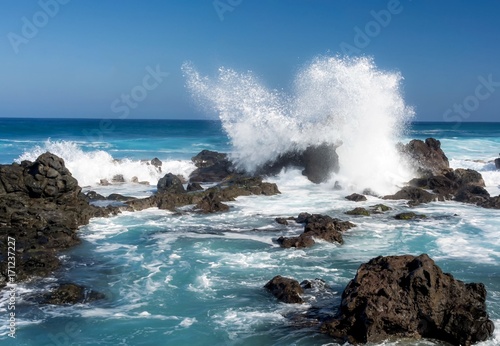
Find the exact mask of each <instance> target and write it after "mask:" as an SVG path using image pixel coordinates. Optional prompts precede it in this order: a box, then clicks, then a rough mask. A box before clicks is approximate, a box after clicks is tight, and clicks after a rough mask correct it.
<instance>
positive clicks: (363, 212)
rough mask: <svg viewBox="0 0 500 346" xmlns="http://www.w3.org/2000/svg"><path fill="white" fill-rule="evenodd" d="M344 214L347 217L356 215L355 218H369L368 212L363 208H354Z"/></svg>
mask: <svg viewBox="0 0 500 346" xmlns="http://www.w3.org/2000/svg"><path fill="white" fill-rule="evenodd" d="M344 214H347V215H357V216H370V211H368V210H367V209H365V208H354V209H353V210H348V211H346V212H345V213H344Z"/></svg>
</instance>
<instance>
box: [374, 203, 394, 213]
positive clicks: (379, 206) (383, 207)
mask: <svg viewBox="0 0 500 346" xmlns="http://www.w3.org/2000/svg"><path fill="white" fill-rule="evenodd" d="M389 210H392V208H391V207H388V206H386V205H385V204H375V205H372V206H371V207H370V212H371V213H373V214H380V213H384V212H386V211H389Z"/></svg>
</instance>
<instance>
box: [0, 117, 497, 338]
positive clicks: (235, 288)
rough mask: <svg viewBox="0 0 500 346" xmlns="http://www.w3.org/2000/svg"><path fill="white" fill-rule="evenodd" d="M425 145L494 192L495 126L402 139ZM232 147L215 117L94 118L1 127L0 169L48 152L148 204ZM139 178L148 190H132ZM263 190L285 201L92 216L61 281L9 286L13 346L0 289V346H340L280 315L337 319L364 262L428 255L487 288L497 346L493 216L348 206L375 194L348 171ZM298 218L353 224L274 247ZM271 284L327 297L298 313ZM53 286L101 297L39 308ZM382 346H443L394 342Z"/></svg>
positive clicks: (88, 180) (292, 178)
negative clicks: (330, 238) (286, 221)
mask: <svg viewBox="0 0 500 346" xmlns="http://www.w3.org/2000/svg"><path fill="white" fill-rule="evenodd" d="M103 125H105V126H103ZM427 137H434V138H437V139H439V140H440V141H441V144H442V148H443V150H444V152H445V153H446V154H447V155H448V158H449V159H450V164H451V166H452V167H454V168H458V167H465V168H473V169H475V170H478V171H479V172H480V173H481V174H482V175H483V177H484V180H485V182H486V185H487V190H488V191H489V192H490V193H491V194H492V195H498V194H500V171H496V170H495V166H494V163H493V162H492V160H494V159H495V158H497V157H499V152H500V123H461V124H452V123H411V124H408V125H407V127H406V128H405V130H404V131H402V132H401V137H400V138H398V140H400V141H401V142H408V141H409V140H410V139H413V138H418V139H425V138H427ZM233 143H234V138H232V137H231V134H230V132H228V131H227V128H226V127H225V124H224V121H223V122H221V121H215V120H210V121H209V120H190V121H184V120H119V119H118V120H113V121H107V122H106V123H105V124H104V123H103V121H102V120H98V119H86V120H81V119H8V118H2V119H0V163H2V164H8V163H12V162H13V161H16V162H20V161H22V160H25V159H27V160H34V159H36V157H37V156H38V155H40V154H41V153H43V152H45V151H50V152H52V153H54V154H56V155H59V156H61V157H63V158H64V160H65V162H66V165H67V167H68V168H69V169H70V171H71V172H72V173H73V175H74V176H75V178H77V179H78V181H79V183H80V186H82V187H83V188H84V191H89V190H95V191H97V192H99V193H101V194H104V195H107V194H110V193H112V192H118V193H121V194H125V195H132V196H136V197H144V196H148V195H151V194H152V193H153V192H154V191H155V186H156V182H157V181H158V179H159V178H160V177H161V176H162V175H163V174H165V173H168V172H172V173H175V174H182V175H184V176H185V177H187V176H188V175H189V173H190V172H191V171H192V170H193V169H194V166H193V164H192V163H191V161H190V158H191V157H192V156H194V155H195V154H197V153H198V152H199V151H201V150H202V149H210V150H217V151H222V152H231V151H234V150H235V147H234V145H233ZM344 144H345V143H344ZM271 149H272V148H269V150H271ZM381 155H382V156H383V153H381ZM154 157H158V158H159V159H160V160H161V161H162V162H163V173H162V174H159V173H158V172H156V171H155V170H154V169H152V167H151V166H150V165H147V164H146V162H145V161H149V160H151V159H152V158H154ZM351 159H353V160H354V159H355V158H351ZM357 167H358V169H359V170H370V169H372V167H373V166H369V165H367V163H366V162H364V161H358V162H357ZM372 172H373V174H376V173H377V172H375V171H372ZM115 174H122V175H123V176H124V178H125V180H126V182H125V183H122V184H114V185H111V186H100V185H99V184H98V183H99V181H100V179H108V180H110V181H111V179H112V177H113V176H114V175H115ZM134 176H136V177H138V179H139V180H141V181H149V182H150V183H151V185H139V184H135V183H132V182H131V179H132V177H134ZM362 176H366V175H362ZM267 180H268V181H271V182H275V183H276V184H277V185H278V188H279V189H280V191H281V192H282V193H281V194H280V195H277V196H270V197H267V196H248V197H239V198H238V199H237V200H236V201H234V202H228V204H229V205H230V207H231V209H230V211H229V212H227V213H215V214H209V215H200V214H192V213H187V214H181V215H179V214H177V213H173V212H169V211H165V210H158V209H155V208H153V209H147V210H144V211H141V212H123V213H121V214H120V215H118V216H114V217H110V218H100V219H93V220H91V222H90V224H89V225H87V226H83V227H81V228H80V230H79V235H80V237H81V239H82V243H81V244H80V245H78V246H76V247H74V248H72V249H70V250H68V251H66V252H64V253H63V254H61V259H62V262H63V266H62V268H61V269H60V270H59V271H57V272H55V273H54V274H53V275H52V276H51V277H48V278H43V279H41V280H37V281H34V282H32V283H24V284H21V283H20V284H18V285H17V292H18V297H17V303H16V317H17V327H18V329H17V333H16V339H15V340H13V339H12V338H10V337H8V336H7V326H8V320H7V310H6V305H5V302H6V301H7V299H8V296H7V293H6V292H4V293H3V296H2V297H1V300H2V305H1V307H0V312H1V314H0V315H1V316H2V317H1V319H2V320H1V321H0V342H1V343H2V344H3V345H98V344H99V345H190V346H194V345H332V346H333V345H337V344H335V343H334V342H333V341H332V340H331V339H330V338H329V337H327V336H325V335H321V334H318V333H316V332H315V331H314V330H313V328H303V327H302V328H301V327H298V326H297V325H296V324H294V322H293V321H292V320H290V319H287V318H286V316H289V315H291V314H295V313H305V311H306V310H307V309H308V308H310V307H317V306H322V307H329V308H331V309H332V310H331V312H332V313H334V311H335V310H334V309H335V306H336V305H337V304H338V303H339V301H340V295H341V293H342V290H343V288H344V287H345V286H346V285H347V283H348V282H349V280H350V279H352V278H353V277H354V275H355V272H356V269H357V268H358V266H359V265H360V264H361V263H363V262H366V261H368V260H369V259H371V258H373V257H376V256H379V255H397V254H413V255H418V254H421V253H427V254H429V255H430V256H431V258H433V259H434V260H435V261H436V263H437V264H438V265H439V266H440V267H441V268H442V269H443V270H444V271H445V272H449V273H451V274H453V275H454V276H455V278H457V279H460V280H463V281H466V282H482V283H484V284H485V286H486V289H487V291H488V296H487V306H488V312H489V314H490V318H491V319H492V320H493V321H494V322H495V326H496V331H495V335H494V338H493V339H491V340H489V341H486V342H484V343H481V344H480V345H484V346H494V345H498V344H500V229H499V228H498V225H499V224H500V210H489V209H483V208H479V207H475V206H472V205H466V204H462V203H456V202H453V201H448V202H434V203H429V204H425V205H420V206H418V207H416V208H414V209H413V210H414V211H415V212H417V213H423V214H425V215H427V217H428V218H427V219H424V220H420V221H412V222H402V221H397V220H394V219H393V218H392V217H390V216H391V215H393V214H395V213H397V212H401V211H404V210H406V209H407V207H406V205H405V201H381V200H380V199H378V198H376V197H372V196H368V201H366V202H359V203H355V202H351V201H347V200H345V199H344V197H345V196H346V195H348V194H350V193H352V192H357V191H359V190H360V189H362V188H365V187H373V186H371V185H370V184H369V183H368V182H367V183H366V186H365V185H359V184H357V183H356V181H357V180H353V183H352V184H349V183H348V180H349V176H348V174H347V173H345V172H343V171H342V169H341V171H340V172H339V174H338V176H334V177H333V178H332V179H331V181H329V182H327V183H323V184H319V185H316V184H313V183H311V182H309V181H308V180H307V179H306V178H305V177H303V176H302V175H301V172H300V171H299V170H295V169H289V170H286V171H282V172H281V173H280V174H279V175H278V176H275V177H270V178H268V179H267ZM336 180H341V181H343V182H345V183H343V184H342V185H343V186H344V188H343V189H342V190H334V189H333V184H334V182H335V181H336ZM374 181H375V182H376V180H374ZM381 186H382V187H384V186H385V184H382V185H381ZM393 189H394V190H397V186H396V185H395V186H394V187H393ZM377 203H384V204H386V205H389V206H390V207H392V208H393V211H391V212H390V213H389V214H381V215H372V216H369V217H352V216H348V215H345V214H344V212H345V211H347V210H350V209H352V208H354V207H355V206H356V207H358V206H361V207H363V206H364V207H366V206H370V205H374V204H377ZM300 212H309V213H323V214H328V215H330V216H332V217H337V218H340V219H343V220H350V221H352V222H354V223H355V224H356V225H357V227H356V228H353V229H351V230H349V231H348V232H346V233H345V235H344V240H345V244H343V245H337V244H331V243H327V242H318V243H317V244H316V245H315V246H314V247H312V248H308V249H282V248H280V247H279V246H278V245H277V244H276V243H275V242H273V239H276V238H278V237H279V236H281V235H288V236H289V235H294V234H299V233H301V231H302V227H301V226H300V225H296V226H295V225H292V226H290V227H284V226H281V225H278V224H277V223H276V222H275V221H274V218H276V217H288V216H297V215H298V214H299V213H300ZM278 274H279V275H282V276H289V277H293V278H295V279H297V280H299V281H302V280H305V279H315V278H320V279H322V280H324V281H325V282H326V284H327V285H328V286H329V287H330V290H329V291H328V292H327V293H324V294H323V295H322V296H321V297H320V298H318V299H317V300H314V299H312V298H311V297H309V298H307V297H306V300H307V303H306V304H304V305H290V304H283V303H279V302H278V301H277V300H276V299H275V298H274V297H273V296H271V295H270V294H269V293H268V292H266V291H265V290H264V289H263V286H264V284H265V283H266V282H267V281H269V280H270V279H271V278H272V277H274V276H275V275H278ZM56 280H57V281H63V282H74V283H78V284H81V285H84V286H87V287H89V288H92V289H93V290H96V291H99V292H102V293H104V294H105V296H106V298H105V299H103V300H100V301H96V302H93V303H89V304H78V305H74V306H54V305H36V304H34V303H32V302H30V300H29V299H27V297H28V296H29V295H30V294H33V293H37V292H38V293H41V292H44V291H46V290H47V289H48V288H50V287H51V285H53V284H54V282H56ZM379 345H391V346H392V345H394V346H395V345H398V346H400V345H412V346H416V345H442V343H440V342H437V341H431V340H422V341H414V340H399V341H386V342H384V343H382V344H379Z"/></svg>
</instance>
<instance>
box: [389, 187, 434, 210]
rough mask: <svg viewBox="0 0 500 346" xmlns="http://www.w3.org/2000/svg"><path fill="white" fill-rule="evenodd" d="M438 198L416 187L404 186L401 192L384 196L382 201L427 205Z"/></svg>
mask: <svg viewBox="0 0 500 346" xmlns="http://www.w3.org/2000/svg"><path fill="white" fill-rule="evenodd" d="M437 198H438V196H437V195H434V194H432V193H430V192H427V191H425V190H423V189H421V188H418V187H412V186H406V187H403V188H402V189H401V190H399V191H398V192H396V193H395V194H394V195H388V196H384V197H383V199H396V200H398V199H407V200H409V201H412V202H414V203H413V204H414V205H416V204H419V203H429V202H432V201H435V200H436V199H437Z"/></svg>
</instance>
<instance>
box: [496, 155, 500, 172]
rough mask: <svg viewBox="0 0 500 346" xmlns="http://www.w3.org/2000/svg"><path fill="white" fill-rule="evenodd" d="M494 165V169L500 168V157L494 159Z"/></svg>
mask: <svg viewBox="0 0 500 346" xmlns="http://www.w3.org/2000/svg"><path fill="white" fill-rule="evenodd" d="M495 167H496V169H500V158H498V159H495Z"/></svg>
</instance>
